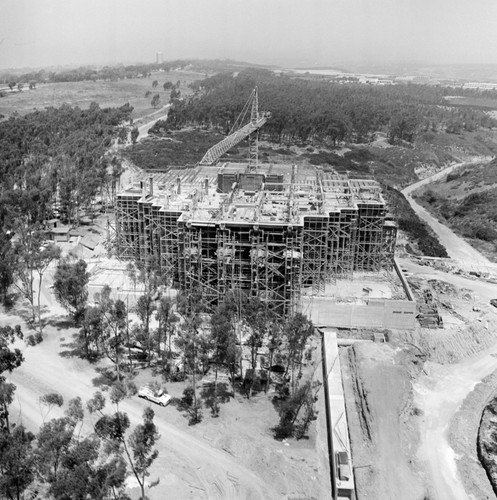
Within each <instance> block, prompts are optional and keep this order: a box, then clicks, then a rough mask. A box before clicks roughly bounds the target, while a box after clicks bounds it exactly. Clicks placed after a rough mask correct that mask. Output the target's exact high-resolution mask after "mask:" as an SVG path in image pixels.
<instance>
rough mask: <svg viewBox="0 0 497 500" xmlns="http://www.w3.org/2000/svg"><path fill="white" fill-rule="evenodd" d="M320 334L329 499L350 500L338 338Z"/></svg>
mask: <svg viewBox="0 0 497 500" xmlns="http://www.w3.org/2000/svg"><path fill="white" fill-rule="evenodd" d="M321 333H322V349H323V381H324V391H325V404H326V420H327V427H328V450H329V457H330V470H331V485H332V487H331V490H332V498H333V499H334V500H345V499H352V498H355V485H354V471H353V466H352V454H351V451H350V439H349V426H348V422H347V413H346V411H345V398H344V395H343V385H342V371H341V368H340V357H339V356H338V344H337V336H336V332H335V331H334V330H331V329H328V328H323V329H321Z"/></svg>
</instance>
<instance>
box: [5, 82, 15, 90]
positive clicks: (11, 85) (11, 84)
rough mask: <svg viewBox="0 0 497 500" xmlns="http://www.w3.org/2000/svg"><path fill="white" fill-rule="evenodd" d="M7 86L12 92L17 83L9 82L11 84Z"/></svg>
mask: <svg viewBox="0 0 497 500" xmlns="http://www.w3.org/2000/svg"><path fill="white" fill-rule="evenodd" d="M7 85H8V86H9V89H10V90H13V89H14V87H15V86H16V85H17V82H14V81H11V82H9V83H8V84H7Z"/></svg>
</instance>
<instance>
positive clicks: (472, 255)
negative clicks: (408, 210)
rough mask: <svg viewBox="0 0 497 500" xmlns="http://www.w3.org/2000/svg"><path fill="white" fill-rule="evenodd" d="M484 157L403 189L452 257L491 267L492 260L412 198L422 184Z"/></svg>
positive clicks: (449, 168)
mask: <svg viewBox="0 0 497 500" xmlns="http://www.w3.org/2000/svg"><path fill="white" fill-rule="evenodd" d="M481 161H482V159H481V158H478V159H475V160H473V161H471V162H465V163H457V164H454V165H451V166H450V167H447V168H446V169H444V170H441V171H440V172H437V173H436V174H434V175H432V176H430V177H427V178H426V179H423V180H421V181H419V182H416V183H415V184H411V185H410V186H408V187H406V188H405V189H403V190H402V193H403V194H404V196H405V197H406V199H407V201H408V202H409V204H410V205H411V207H412V209H413V210H414V211H415V212H416V214H417V215H418V216H419V217H420V218H421V219H422V220H423V221H424V222H426V223H427V224H428V225H429V226H430V227H431V228H432V229H433V230H434V231H435V233H436V235H437V236H438V238H439V239H440V242H441V243H442V245H444V246H445V248H446V249H447V253H448V254H449V256H450V257H451V258H452V259H456V260H459V261H461V262H462V263H471V265H472V266H475V267H478V266H483V267H489V266H492V265H493V263H492V262H490V261H489V260H488V259H487V258H486V257H484V256H483V255H482V254H481V253H480V252H478V251H477V250H475V249H474V248H473V247H472V246H471V245H469V244H468V243H466V241H464V240H463V239H462V238H460V237H459V236H457V235H456V234H455V233H454V232H453V231H452V230H451V229H449V228H448V227H447V226H445V225H444V224H441V223H440V222H438V220H437V219H435V218H434V217H433V216H432V215H431V214H430V213H428V211H427V210H425V209H424V208H423V207H422V206H420V205H418V204H417V203H416V201H415V200H414V199H413V198H412V193H413V192H414V191H415V190H416V189H418V188H419V187H421V186H424V185H426V184H429V183H430V182H433V181H436V180H439V179H441V178H443V177H444V176H446V175H447V174H448V173H450V172H452V170H454V169H456V168H458V167H460V166H462V165H471V164H473V163H479V162H481Z"/></svg>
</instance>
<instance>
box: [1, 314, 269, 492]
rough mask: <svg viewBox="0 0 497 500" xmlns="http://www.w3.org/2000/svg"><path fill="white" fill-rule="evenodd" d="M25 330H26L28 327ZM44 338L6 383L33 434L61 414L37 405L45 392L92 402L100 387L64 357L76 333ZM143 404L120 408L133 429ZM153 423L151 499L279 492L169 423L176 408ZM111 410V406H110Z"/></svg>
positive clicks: (77, 362)
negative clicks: (155, 452) (155, 449)
mask: <svg viewBox="0 0 497 500" xmlns="http://www.w3.org/2000/svg"><path fill="white" fill-rule="evenodd" d="M18 322H19V318H17V317H14V316H10V315H9V316H7V315H3V314H2V315H0V323H1V324H14V323H18ZM25 331H27V328H26V329H25ZM45 333H46V337H47V338H46V339H45V340H44V341H43V342H42V343H41V344H39V345H38V346H36V347H27V348H26V347H25V346H24V345H22V344H21V345H20V347H22V348H23V349H24V355H25V362H24V363H23V364H22V366H21V367H20V368H18V369H16V370H15V371H14V372H13V373H12V374H10V375H8V377H7V378H8V381H9V382H10V381H11V382H13V383H14V384H15V385H16V386H17V390H16V394H15V401H14V403H13V404H12V406H11V421H13V422H23V423H24V425H26V426H27V427H28V428H30V429H32V430H36V429H38V427H39V426H40V425H41V424H42V422H43V419H44V418H45V419H51V418H54V417H58V416H61V415H62V410H61V409H59V408H55V409H53V410H51V412H50V414H49V415H48V416H47V415H46V411H47V410H46V408H42V407H40V405H39V404H38V400H39V397H40V396H42V395H43V394H47V393H51V392H54V391H56V392H58V393H60V394H61V395H62V396H63V397H64V401H65V402H67V401H68V400H69V399H71V398H73V397H75V396H80V397H81V399H82V400H83V402H86V401H87V400H88V399H90V398H91V397H92V396H93V394H94V393H95V392H96V390H97V388H96V387H95V386H94V385H93V384H92V378H94V377H96V376H98V374H97V372H95V370H94V367H93V366H91V365H90V364H89V363H87V362H86V361H84V360H81V359H78V358H75V357H70V356H61V355H60V353H61V352H63V351H64V350H65V349H66V348H67V347H64V346H65V345H66V344H67V342H68V341H70V337H71V334H72V333H74V330H66V329H64V330H60V329H58V328H57V327H54V326H48V327H47V328H46V330H45ZM146 404H147V403H145V402H144V401H143V400H141V399H139V398H138V397H134V398H131V399H130V400H126V401H125V402H123V403H122V404H121V407H120V408H121V409H122V410H124V411H125V412H126V413H128V415H129V417H130V421H131V425H132V426H134V425H136V424H138V423H139V422H140V421H141V419H142V414H143V410H144V408H145V405H146ZM153 409H154V411H155V413H156V418H155V422H156V424H157V426H158V428H159V433H160V435H161V441H160V445H161V446H160V456H159V459H158V460H157V461H156V462H155V463H154V464H153V466H152V469H151V479H152V480H153V479H154V478H157V477H158V478H160V479H161V483H160V484H159V485H158V486H157V487H155V488H152V489H150V490H149V492H148V493H147V494H148V496H149V497H150V498H151V500H159V499H163V498H182V499H183V498H184V499H190V498H191V499H193V498H209V499H211V498H213V499H232V498H241V499H244V498H245V499H265V498H267V499H273V498H278V493H277V492H276V491H274V490H273V489H272V485H269V484H266V483H265V482H264V481H263V480H262V479H261V478H260V477H259V476H257V475H256V474H255V473H253V472H252V471H250V470H249V469H247V468H246V467H244V466H243V465H240V464H239V463H238V462H237V461H236V459H235V458H234V457H233V456H231V455H230V454H229V453H226V452H224V451H222V450H219V449H217V448H214V447H212V446H211V445H210V443H209V442H207V441H204V440H203V439H199V438H198V437H196V436H195V435H194V433H189V432H186V431H185V430H183V429H181V428H178V427H177V426H175V425H173V424H172V423H170V422H169V421H171V420H173V418H172V417H173V415H174V413H176V412H177V410H176V409H175V408H174V407H166V408H161V407H159V406H155V405H154V408H153ZM109 411H111V408H109ZM89 419H90V416H89V415H86V416H85V422H86V428H87V429H88V430H90V429H91V426H90V420H89Z"/></svg>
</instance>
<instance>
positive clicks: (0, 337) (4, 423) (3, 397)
mask: <svg viewBox="0 0 497 500" xmlns="http://www.w3.org/2000/svg"><path fill="white" fill-rule="evenodd" d="M22 338H23V334H22V330H21V327H20V326H19V325H16V326H15V327H14V328H12V327H11V326H2V327H0V434H1V433H2V432H10V423H9V406H10V404H11V403H12V401H13V397H14V391H15V388H16V386H15V385H14V384H10V383H7V382H6V381H5V375H4V373H5V372H12V370H14V369H15V368H17V367H19V366H21V363H22V362H23V361H24V356H23V355H22V352H21V351H20V349H17V348H15V349H11V348H10V345H11V344H12V343H13V342H14V341H15V340H16V339H22ZM0 461H1V460H0Z"/></svg>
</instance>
